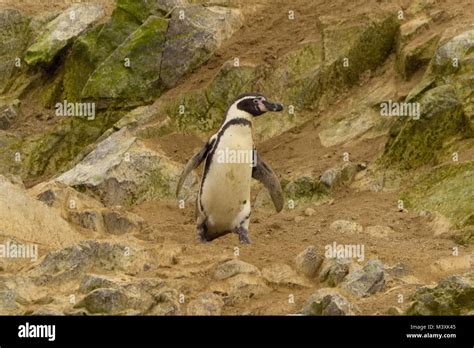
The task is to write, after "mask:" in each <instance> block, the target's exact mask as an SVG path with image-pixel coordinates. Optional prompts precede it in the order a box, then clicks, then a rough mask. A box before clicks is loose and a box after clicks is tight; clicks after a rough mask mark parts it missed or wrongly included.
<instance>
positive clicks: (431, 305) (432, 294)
mask: <svg viewBox="0 0 474 348" xmlns="http://www.w3.org/2000/svg"><path fill="white" fill-rule="evenodd" d="M473 309H474V287H473V277H472V274H466V275H465V276H460V275H453V276H450V277H447V278H445V279H443V280H442V281H440V282H439V283H438V285H437V286H436V287H434V288H429V287H422V288H420V289H419V290H417V291H416V292H415V294H414V295H413V303H412V304H411V305H410V307H409V308H408V310H407V311H406V314H407V315H461V314H463V313H464V312H468V311H472V310H473Z"/></svg>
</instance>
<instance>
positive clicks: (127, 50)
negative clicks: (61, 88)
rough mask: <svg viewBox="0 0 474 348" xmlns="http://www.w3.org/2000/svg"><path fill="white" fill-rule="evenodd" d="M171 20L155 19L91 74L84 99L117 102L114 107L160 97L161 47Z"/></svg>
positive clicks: (141, 102) (130, 37)
mask: <svg viewBox="0 0 474 348" xmlns="http://www.w3.org/2000/svg"><path fill="white" fill-rule="evenodd" d="M167 27H168V21H167V20H165V19H163V18H160V17H155V16H150V17H148V19H147V20H146V21H145V22H144V23H143V24H142V25H141V26H140V27H139V28H138V29H137V30H135V31H134V32H133V33H132V34H131V35H130V36H129V37H128V38H127V39H125V40H124V41H123V42H122V43H121V44H120V46H119V47H118V48H117V49H116V50H115V51H114V52H113V53H112V54H111V55H110V56H109V57H108V58H106V59H105V60H104V61H103V62H102V63H100V65H99V66H98V67H97V68H96V69H95V71H94V72H93V73H92V74H91V75H90V77H89V80H88V81H87V83H86V85H85V86H84V89H83V91H82V93H81V95H82V98H83V99H90V100H98V101H99V107H100V106H101V101H102V100H106V101H107V100H110V99H112V100H114V105H115V106H117V105H120V104H123V105H127V106H130V105H131V104H134V103H136V104H143V103H146V102H149V101H151V100H152V99H153V98H155V97H157V96H158V95H159V94H160V92H161V91H162V89H161V88H160V84H159V81H158V80H159V74H160V66H161V55H162V47H163V45H164V41H165V34H166V30H167Z"/></svg>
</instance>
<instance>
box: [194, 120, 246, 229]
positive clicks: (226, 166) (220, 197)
mask: <svg viewBox="0 0 474 348" xmlns="http://www.w3.org/2000/svg"><path fill="white" fill-rule="evenodd" d="M252 156H253V139H252V129H251V128H250V127H249V126H245V125H233V126H231V127H229V128H228V129H227V130H226V131H225V132H224V133H223V134H222V136H221V137H220V139H219V142H218V144H217V146H216V148H215V151H214V153H213V155H212V158H208V159H207V161H211V162H210V165H209V167H208V171H207V173H206V175H205V177H204V178H203V180H204V182H203V185H202V189H201V195H200V203H201V205H202V208H203V213H204V214H205V215H206V217H207V225H208V226H207V227H208V229H209V231H210V232H213V231H215V232H223V231H228V230H233V229H235V228H237V227H238V226H239V225H240V224H241V223H242V222H243V221H244V220H245V219H246V217H248V216H249V214H250V186H251V180H252Z"/></svg>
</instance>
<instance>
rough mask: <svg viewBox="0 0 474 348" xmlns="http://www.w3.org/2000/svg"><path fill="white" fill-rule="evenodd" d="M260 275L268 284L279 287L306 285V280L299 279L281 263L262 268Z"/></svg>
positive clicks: (289, 268) (290, 269)
mask: <svg viewBox="0 0 474 348" xmlns="http://www.w3.org/2000/svg"><path fill="white" fill-rule="evenodd" d="M262 275H263V277H264V278H265V279H266V280H267V281H268V282H270V283H275V284H279V285H297V286H307V285H308V284H307V282H306V280H305V279H304V278H302V277H300V276H299V275H298V274H297V273H296V271H295V270H293V269H292V268H291V267H290V266H288V265H286V264H283V263H276V264H273V265H271V266H269V267H266V268H263V269H262Z"/></svg>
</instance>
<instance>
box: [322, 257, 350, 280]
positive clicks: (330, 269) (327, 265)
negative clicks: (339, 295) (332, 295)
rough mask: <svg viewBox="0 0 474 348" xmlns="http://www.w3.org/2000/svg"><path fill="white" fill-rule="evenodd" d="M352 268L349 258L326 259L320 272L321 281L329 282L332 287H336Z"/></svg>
mask: <svg viewBox="0 0 474 348" xmlns="http://www.w3.org/2000/svg"><path fill="white" fill-rule="evenodd" d="M350 270H351V262H350V260H348V259H340V258H332V259H326V260H325V261H324V263H323V266H322V268H321V271H320V272H319V281H320V282H327V284H328V285H329V286H330V287H335V286H337V285H338V284H340V283H342V281H343V280H344V278H345V277H346V275H347V274H349V271H350Z"/></svg>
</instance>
